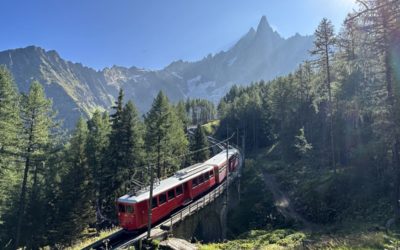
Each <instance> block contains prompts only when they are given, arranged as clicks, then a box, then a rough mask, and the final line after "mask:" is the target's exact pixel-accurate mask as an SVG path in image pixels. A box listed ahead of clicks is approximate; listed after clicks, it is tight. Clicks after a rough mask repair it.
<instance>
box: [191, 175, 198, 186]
mask: <svg viewBox="0 0 400 250" xmlns="http://www.w3.org/2000/svg"><path fill="white" fill-rule="evenodd" d="M197 185H199V180H198V179H197V177H196V178H194V179H193V180H192V186H193V187H195V186H197Z"/></svg>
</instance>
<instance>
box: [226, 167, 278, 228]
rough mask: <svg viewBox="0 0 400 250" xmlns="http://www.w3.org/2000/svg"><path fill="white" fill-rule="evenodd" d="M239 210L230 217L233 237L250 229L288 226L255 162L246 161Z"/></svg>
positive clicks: (229, 225)
mask: <svg viewBox="0 0 400 250" xmlns="http://www.w3.org/2000/svg"><path fill="white" fill-rule="evenodd" d="M245 165H246V168H245V169H244V172H243V176H242V183H241V186H242V187H243V188H242V190H241V191H240V192H241V194H240V196H241V200H240V203H239V205H238V206H237V207H238V208H237V209H235V210H234V211H232V212H231V213H230V214H229V215H228V216H229V218H230V219H229V221H228V227H229V230H230V231H231V234H232V236H234V235H239V234H241V233H243V232H246V231H248V230H250V229H266V228H275V227H279V226H284V225H286V223H285V219H284V218H283V216H282V215H280V214H279V212H278V211H277V210H276V208H275V206H274V202H273V200H272V194H271V193H270V191H269V190H267V189H266V187H265V183H264V179H263V176H262V173H261V171H260V170H261V169H260V168H259V167H258V164H256V163H255V162H254V161H246V163H245Z"/></svg>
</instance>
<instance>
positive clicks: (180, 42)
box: [0, 0, 356, 69]
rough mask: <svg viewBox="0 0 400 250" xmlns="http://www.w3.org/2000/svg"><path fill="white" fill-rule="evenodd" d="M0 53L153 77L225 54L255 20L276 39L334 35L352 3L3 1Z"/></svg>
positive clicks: (274, 0)
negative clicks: (31, 53)
mask: <svg viewBox="0 0 400 250" xmlns="http://www.w3.org/2000/svg"><path fill="white" fill-rule="evenodd" d="M1 8H2V13H1V15H0V30H1V34H0V50H6V49H11V48H18V47H25V46H28V45H37V46H41V47H43V48H45V49H47V50H50V49H54V50H56V51H58V52H59V54H60V55H61V56H62V57H63V58H65V59H68V60H71V61H73V62H81V63H83V64H84V65H87V66H90V67H93V68H96V69H101V68H103V67H106V66H112V65H114V64H115V65H122V66H133V65H134V66H138V67H143V68H150V69H160V68H163V67H164V66H166V65H168V64H169V63H170V62H172V61H174V60H178V59H183V60H187V61H194V60H198V59H201V58H203V57H204V56H206V55H207V54H209V53H215V52H218V51H220V50H221V49H226V48H228V47H229V46H230V45H232V44H233V43H234V42H235V41H236V40H237V39H239V38H240V37H241V36H242V35H244V34H245V33H246V32H247V31H248V30H249V29H250V27H254V28H256V26H257V24H258V22H259V20H260V18H261V16H262V15H265V16H267V19H268V21H269V23H270V24H271V26H272V27H273V28H274V29H276V30H277V31H278V32H279V33H280V34H281V35H282V36H283V37H289V36H292V35H294V34H295V33H296V32H298V33H300V34H302V35H306V34H312V33H313V32H314V30H315V28H316V27H317V25H318V23H319V21H320V20H321V19H322V18H323V17H327V18H329V19H331V20H332V22H333V24H334V25H335V26H336V30H339V27H340V25H341V23H342V22H343V20H344V18H345V16H346V14H347V13H348V12H350V11H351V10H352V9H354V8H356V5H355V4H354V0H2V3H1Z"/></svg>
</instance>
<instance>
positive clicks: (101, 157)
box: [86, 110, 111, 223]
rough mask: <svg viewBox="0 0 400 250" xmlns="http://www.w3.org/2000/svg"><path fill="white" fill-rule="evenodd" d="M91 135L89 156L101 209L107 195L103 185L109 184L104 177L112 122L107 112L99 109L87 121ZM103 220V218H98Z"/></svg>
mask: <svg viewBox="0 0 400 250" xmlns="http://www.w3.org/2000/svg"><path fill="white" fill-rule="evenodd" d="M87 123H88V129H89V135H88V139H87V148H86V151H87V153H86V154H87V158H88V165H89V167H90V171H91V175H92V177H93V185H92V189H93V193H94V194H95V197H96V200H95V201H94V202H95V206H96V210H97V211H101V207H100V206H101V200H102V199H103V198H104V197H105V194H104V191H103V189H104V188H103V187H105V186H107V183H108V179H107V178H104V176H105V174H106V171H105V168H106V166H105V154H106V150H107V148H108V144H109V134H110V130H111V128H110V122H109V116H108V114H107V112H105V113H104V114H102V113H101V112H100V111H99V110H96V111H95V112H94V113H93V116H92V118H91V119H90V120H89V121H88V122H87ZM98 222H99V223H100V222H101V218H98Z"/></svg>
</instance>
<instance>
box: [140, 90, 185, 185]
mask: <svg viewBox="0 0 400 250" xmlns="http://www.w3.org/2000/svg"><path fill="white" fill-rule="evenodd" d="M145 125H146V135H145V144H146V150H147V154H148V155H147V157H148V159H149V161H150V163H151V164H154V165H155V166H156V167H157V177H158V178H161V177H164V176H166V175H168V174H170V173H172V172H174V171H176V170H177V167H179V166H181V165H182V164H183V163H184V159H182V158H180V157H178V156H180V155H183V154H185V153H186V152H187V147H188V140H187V138H186V135H185V132H184V130H183V125H182V121H181V120H180V119H178V117H177V114H176V112H175V110H174V109H173V108H172V106H171V105H170V103H169V101H168V98H167V97H166V96H165V95H164V94H163V93H162V92H161V91H160V92H159V93H158V95H157V97H156V98H155V100H154V102H153V104H152V107H151V109H150V110H149V112H148V113H147V114H146V116H145Z"/></svg>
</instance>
